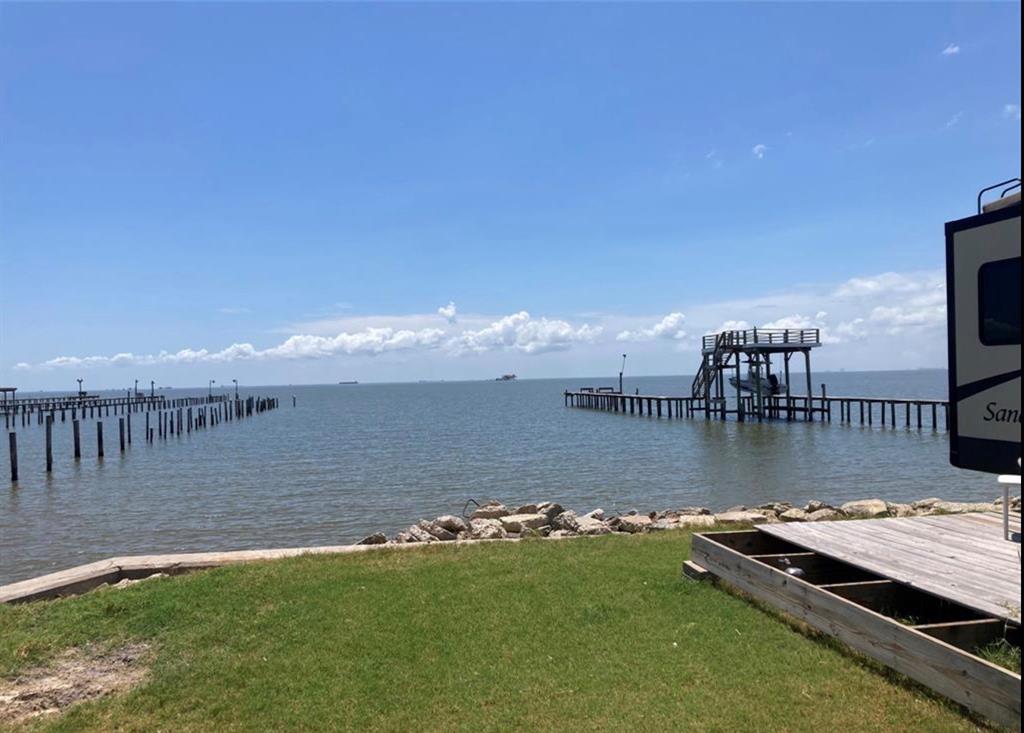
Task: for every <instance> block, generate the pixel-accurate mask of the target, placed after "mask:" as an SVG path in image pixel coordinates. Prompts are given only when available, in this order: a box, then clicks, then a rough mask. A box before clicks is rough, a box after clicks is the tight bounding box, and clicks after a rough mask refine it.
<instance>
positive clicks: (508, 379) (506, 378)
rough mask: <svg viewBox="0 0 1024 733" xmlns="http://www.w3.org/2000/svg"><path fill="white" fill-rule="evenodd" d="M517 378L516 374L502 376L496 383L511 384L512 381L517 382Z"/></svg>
mask: <svg viewBox="0 0 1024 733" xmlns="http://www.w3.org/2000/svg"><path fill="white" fill-rule="evenodd" d="M515 378H516V375H515V374H502V375H501V376H500V377H498V378H497V379H495V380H494V381H495V382H511V381H513V380H515Z"/></svg>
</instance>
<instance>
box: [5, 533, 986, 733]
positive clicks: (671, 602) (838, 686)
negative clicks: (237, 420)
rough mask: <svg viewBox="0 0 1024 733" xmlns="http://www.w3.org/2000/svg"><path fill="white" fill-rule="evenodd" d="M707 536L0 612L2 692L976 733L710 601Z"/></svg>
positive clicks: (49, 726)
mask: <svg viewBox="0 0 1024 733" xmlns="http://www.w3.org/2000/svg"><path fill="white" fill-rule="evenodd" d="M688 554H689V535H688V534H686V533H683V532H668V533H664V534H662V535H647V536H635V537H620V536H612V537H602V538H588V539H582V540H570V541H558V542H547V541H527V542H521V543H517V544H507V543H496V544H481V545H473V546H462V547H456V546H440V547H438V546H434V547H430V548H424V549H417V550H403V551H382V552H373V553H366V554H361V555H352V556H342V557H329V556H318V557H312V556H307V557H302V558H295V559H290V560H284V561H278V562H273V563H262V564H257V565H246V566H236V567H229V568H222V569H219V570H214V571H208V572H202V573H196V574H192V575H188V576H182V577H178V578H168V579H158V580H151V581H147V582H146V583H141V584H138V585H135V586H132V587H130V588H127V589H123V590H117V589H109V590H102V591H97V592H93V593H90V594H87V595H85V596H82V597H80V598H75V599H68V600H63V601H54V602H44V603H35V604H26V605H20V606H13V607H0V675H4V676H7V675H11V674H13V673H15V672H16V671H17V670H18V669H21V668H24V667H25V666H27V665H31V664H35V663H39V662H42V661H45V660H46V659H47V658H49V657H51V656H52V655H54V654H56V653H57V652H59V651H60V650H61V649H65V648H67V647H69V646H73V645H78V644H81V643H84V642H87V641H97V642H101V643H111V644H114V643H118V642H120V641H124V640H129V639H132V640H147V641H149V642H151V643H152V645H153V646H154V648H155V650H156V654H155V660H154V662H153V665H154V666H153V672H152V676H151V678H150V681H149V682H148V683H147V684H146V685H144V686H142V687H140V688H137V689H136V690H135V691H133V692H131V693H129V694H127V695H124V696H121V697H115V698H108V699H105V700H102V701H98V702H93V703H87V704H84V705H81V706H79V707H77V708H73V709H72V710H71V711H70V712H69V713H67V714H66V715H64V716H63V717H62V718H59V719H53V720H50V721H44V722H40V723H38V724H37V725H36V727H39V728H41V729H45V730H58V731H78V730H118V731H151V730H161V729H162V730H174V731H213V730H216V731H254V730H273V731H311V730H359V731H367V730H371V731H408V730H417V731H450V730H464V731H510V730H521V731H534V730H588V731H604V730H608V731H612V730H623V729H640V730H645V731H662V730H664V731H676V730H686V731H723V732H724V731H752V730H760V731H787V732H793V733H796V732H799V731H808V732H810V731H813V732H815V733H817V732H819V731H824V730H842V731H844V733H850V732H852V731H872V732H876V731H901V732H902V731H967V730H977V725H978V724H977V722H976V721H974V720H972V719H970V718H967V717H964V716H963V715H961V713H960V712H959V710H958V709H957V708H955V707H954V706H952V705H949V704H946V703H944V702H942V701H941V700H938V699H936V698H935V697H933V696H930V695H928V694H926V693H925V692H923V691H922V690H920V689H919V688H916V687H914V686H911V685H905V684H902V683H899V682H898V681H896V680H895V678H894V676H893V675H890V674H886V673H883V672H881V671H880V670H879V668H877V667H876V666H875V665H872V664H869V663H866V662H864V661H863V660H861V659H859V658H856V657H854V656H851V655H847V654H845V653H843V652H841V651H840V650H839V649H838V648H837V647H836V645H835V644H832V643H826V642H824V641H822V640H815V639H812V638H808V637H806V636H804V635H801V634H800V633H797V631H795V630H794V629H793V627H792V626H790V625H788V624H787V623H785V622H784V621H782V620H780V619H779V618H778V617H776V616H774V615H772V614H770V613H768V612H766V611H765V610H763V609H761V608H759V607H757V606H756V605H752V604H749V603H747V602H745V601H744V600H742V599H740V598H738V597H735V596H733V595H730V594H728V593H726V592H724V591H723V590H720V589H718V588H716V587H715V586H714V585H712V584H707V583H693V582H690V581H684V580H681V579H680V573H679V570H680V565H681V563H682V561H683V560H684V559H686V558H687V556H688ZM0 727H2V725H0Z"/></svg>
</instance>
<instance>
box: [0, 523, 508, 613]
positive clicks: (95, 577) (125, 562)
mask: <svg viewBox="0 0 1024 733" xmlns="http://www.w3.org/2000/svg"><path fill="white" fill-rule="evenodd" d="M518 541H519V540H518V539H516V538H514V537H508V538H505V539H500V540H456V541H453V542H444V543H441V542H437V543H433V542H431V543H424V542H412V543H408V544H391V543H388V544H386V545H385V544H380V545H325V546H320V547H285V548H275V549H267V550H230V551H226V552H188V553H179V554H173V555H131V556H126V557H111V558H107V559H106V560H97V561H96V562H92V563H89V564H88V565H78V566H76V567H73V568H68V569H67V570H60V571H58V572H55V573H49V574H47V575H40V576H38V577H35V578H29V579H28V580H21V581H17V582H15V583H10V584H8V585H0V604H4V603H24V602H26V601H40V600H44V599H52V598H64V597H67V596H76V595H80V594H82V593H85V592H87V591H90V590H92V589H94V588H98V587H99V586H101V585H104V584H107V583H117V582H118V581H121V580H138V579H140V578H146V577H149V576H150V575H155V574H157V573H166V574H168V575H177V574H181V573H187V572H191V571H193V570H207V569H209V568H218V567H222V566H224V565H237V564H239V563H248V562H261V561H268V560H281V559H283V558H286V557H299V556H301V555H349V554H355V553H360V552H372V551H376V550H406V549H411V548H415V547H420V548H422V547H444V546H453V545H457V546H461V545H475V544H481V543H486V544H494V543H495V542H518Z"/></svg>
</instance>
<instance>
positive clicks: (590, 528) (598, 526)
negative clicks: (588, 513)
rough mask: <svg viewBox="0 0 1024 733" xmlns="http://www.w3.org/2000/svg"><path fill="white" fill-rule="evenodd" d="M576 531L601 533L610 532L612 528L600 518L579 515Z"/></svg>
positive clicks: (590, 533) (586, 533) (587, 533)
mask: <svg viewBox="0 0 1024 733" xmlns="http://www.w3.org/2000/svg"><path fill="white" fill-rule="evenodd" d="M575 531H576V533H577V534H585V535H600V534H608V533H610V532H611V529H610V528H609V527H608V525H607V524H605V523H604V522H602V521H601V520H600V519H594V518H593V517H579V518H578V519H577V520H576V529H575Z"/></svg>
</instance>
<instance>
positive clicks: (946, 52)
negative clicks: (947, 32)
mask: <svg viewBox="0 0 1024 733" xmlns="http://www.w3.org/2000/svg"><path fill="white" fill-rule="evenodd" d="M959 53H960V47H959V46H958V45H956V44H955V43H950V44H949V45H948V46H946V47H945V48H944V49H942V55H943V56H956V55H957V54H959Z"/></svg>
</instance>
